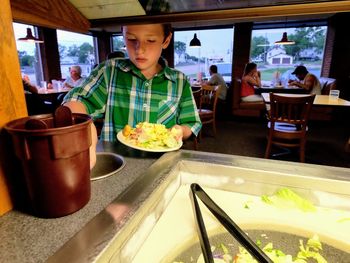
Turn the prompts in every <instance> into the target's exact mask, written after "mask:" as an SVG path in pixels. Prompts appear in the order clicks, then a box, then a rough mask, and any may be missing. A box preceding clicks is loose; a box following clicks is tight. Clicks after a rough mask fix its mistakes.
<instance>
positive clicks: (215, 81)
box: [207, 65, 227, 100]
mask: <svg viewBox="0 0 350 263" xmlns="http://www.w3.org/2000/svg"><path fill="white" fill-rule="evenodd" d="M209 74H210V79H209V81H208V83H207V84H208V85H211V86H217V85H218V86H219V90H218V91H219V99H221V100H226V94H227V86H226V82H225V80H224V78H223V77H222V76H221V75H220V74H219V73H218V67H217V66H216V65H211V66H210V67H209Z"/></svg>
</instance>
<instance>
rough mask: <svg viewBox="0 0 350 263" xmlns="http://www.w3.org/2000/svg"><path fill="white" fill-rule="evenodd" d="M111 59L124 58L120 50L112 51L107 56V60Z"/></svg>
mask: <svg viewBox="0 0 350 263" xmlns="http://www.w3.org/2000/svg"><path fill="white" fill-rule="evenodd" d="M111 58H125V53H124V52H123V51H121V50H117V51H113V52H111V53H109V54H108V55H107V59H111Z"/></svg>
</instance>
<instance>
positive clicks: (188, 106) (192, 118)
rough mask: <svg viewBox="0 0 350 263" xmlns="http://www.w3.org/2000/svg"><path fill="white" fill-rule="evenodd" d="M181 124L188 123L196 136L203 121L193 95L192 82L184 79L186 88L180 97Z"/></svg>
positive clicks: (179, 120) (179, 121) (179, 119)
mask: <svg viewBox="0 0 350 263" xmlns="http://www.w3.org/2000/svg"><path fill="white" fill-rule="evenodd" d="M178 123H179V124H180V125H186V126H188V127H190V128H191V131H192V133H193V134H195V135H196V136H197V135H198V133H199V131H200V129H201V128H202V122H201V120H200V118H199V114H198V111H197V106H196V102H195V100H194V98H193V95H192V90H191V86H190V83H189V82H188V81H187V80H186V79H185V80H184V89H183V92H182V96H181V99H180V114H179V118H178Z"/></svg>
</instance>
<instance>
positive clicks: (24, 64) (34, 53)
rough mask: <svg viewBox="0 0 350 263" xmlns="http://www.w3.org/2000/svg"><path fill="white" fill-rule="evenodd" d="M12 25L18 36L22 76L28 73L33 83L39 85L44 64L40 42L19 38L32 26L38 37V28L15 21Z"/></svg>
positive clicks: (16, 36)
mask: <svg viewBox="0 0 350 263" xmlns="http://www.w3.org/2000/svg"><path fill="white" fill-rule="evenodd" d="M12 25H13V31H14V33H15V38H16V46H17V52H18V58H19V63H20V67H21V73H22V77H23V76H24V75H27V76H28V77H29V79H30V82H31V83H32V84H33V85H36V86H39V83H40V81H41V80H43V73H42V64H41V58H40V52H39V48H40V44H39V43H32V42H23V41H19V40H18V38H22V37H25V36H26V35H27V28H30V29H31V30H32V33H33V35H34V36H36V37H37V34H36V28H35V27H34V26H32V25H26V24H20V23H13V24H12Z"/></svg>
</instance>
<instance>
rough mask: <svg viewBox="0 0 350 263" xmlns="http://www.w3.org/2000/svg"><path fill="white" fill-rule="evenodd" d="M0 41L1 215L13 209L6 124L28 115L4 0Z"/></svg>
mask: <svg viewBox="0 0 350 263" xmlns="http://www.w3.org/2000/svg"><path fill="white" fill-rule="evenodd" d="M0 43H1V44H0V69H1V70H0V215H2V214H4V213H6V212H7V211H9V210H10V209H11V208H12V202H11V200H10V195H9V190H8V187H7V183H6V181H5V171H6V172H7V165H8V160H5V159H6V158H8V156H9V154H8V152H9V150H8V149H7V148H6V146H7V145H8V143H7V142H8V137H7V136H6V134H4V130H3V127H4V125H5V124H6V123H7V122H9V121H10V120H13V119H17V118H20V117H24V116H26V115H27V109H26V104H25V99H24V92H23V85H22V79H21V72H20V66H19V60H18V54H17V48H16V41H15V38H14V32H13V27H12V15H11V7H10V1H9V0H3V1H1V16H0ZM5 165H6V167H5ZM7 176H10V175H9V174H7ZM11 176H13V175H11Z"/></svg>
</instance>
